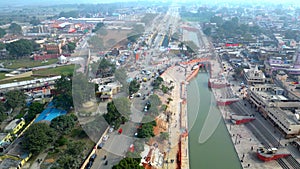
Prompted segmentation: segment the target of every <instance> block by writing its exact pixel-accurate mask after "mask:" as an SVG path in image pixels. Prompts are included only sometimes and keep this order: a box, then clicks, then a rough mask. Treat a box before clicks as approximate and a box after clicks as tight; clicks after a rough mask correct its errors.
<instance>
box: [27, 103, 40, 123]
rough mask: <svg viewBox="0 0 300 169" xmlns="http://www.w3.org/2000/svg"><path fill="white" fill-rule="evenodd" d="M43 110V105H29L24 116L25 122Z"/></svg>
mask: <svg viewBox="0 0 300 169" xmlns="http://www.w3.org/2000/svg"><path fill="white" fill-rule="evenodd" d="M43 110H44V105H43V104H41V103H38V102H33V103H31V104H30V106H29V109H28V112H27V115H26V116H25V120H26V122H30V121H31V120H33V119H34V118H35V117H36V115H37V114H39V113H41V112H42V111H43Z"/></svg>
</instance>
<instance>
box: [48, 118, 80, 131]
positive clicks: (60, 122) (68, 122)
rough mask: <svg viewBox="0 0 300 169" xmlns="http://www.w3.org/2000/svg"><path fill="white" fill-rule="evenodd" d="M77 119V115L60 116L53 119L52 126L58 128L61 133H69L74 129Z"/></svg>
mask: <svg viewBox="0 0 300 169" xmlns="http://www.w3.org/2000/svg"><path fill="white" fill-rule="evenodd" d="M76 120H77V117H76V116H75V115H70V116H67V115H64V116H58V117H56V118H54V119H53V120H52V121H51V123H50V127H52V128H54V129H56V130H57V131H58V132H59V133H61V134H69V133H70V132H71V131H72V130H73V128H74V126H75V124H76Z"/></svg>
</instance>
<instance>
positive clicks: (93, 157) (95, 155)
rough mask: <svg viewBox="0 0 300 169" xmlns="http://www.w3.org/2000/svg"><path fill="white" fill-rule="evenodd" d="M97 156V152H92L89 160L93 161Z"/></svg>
mask: <svg viewBox="0 0 300 169" xmlns="http://www.w3.org/2000/svg"><path fill="white" fill-rule="evenodd" d="M96 157H97V154H93V155H92V156H91V158H90V161H92V162H94V161H95V159H96Z"/></svg>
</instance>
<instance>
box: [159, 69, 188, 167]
mask: <svg viewBox="0 0 300 169" xmlns="http://www.w3.org/2000/svg"><path fill="white" fill-rule="evenodd" d="M185 73H186V72H185V69H184V68H182V67H180V66H174V67H171V68H169V69H168V70H167V71H166V72H165V73H164V74H163V76H162V77H163V79H164V81H166V82H169V81H173V83H174V89H173V91H172V94H171V95H172V99H173V101H171V102H170V105H169V106H168V107H169V108H168V109H169V111H170V112H171V114H172V116H171V120H170V125H169V146H168V150H167V152H168V153H167V155H166V159H165V161H166V160H167V161H168V162H167V163H165V164H164V167H163V168H166V169H173V168H177V157H178V156H177V154H178V152H181V168H182V169H188V168H189V158H188V137H184V138H183V137H181V135H182V133H181V131H182V129H183V128H184V127H187V114H186V104H185V99H184V98H186V96H185V94H183V93H182V92H183V91H185V88H184V89H183V88H182V82H184V81H185V79H186V75H185ZM183 97H184V98H183ZM172 161H173V162H172Z"/></svg>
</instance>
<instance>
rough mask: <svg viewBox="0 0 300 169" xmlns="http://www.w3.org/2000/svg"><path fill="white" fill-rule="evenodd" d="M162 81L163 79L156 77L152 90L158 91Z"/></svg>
mask: <svg viewBox="0 0 300 169" xmlns="http://www.w3.org/2000/svg"><path fill="white" fill-rule="evenodd" d="M163 81H164V79H163V78H162V77H157V78H156V79H154V81H153V83H152V86H153V89H159V87H160V85H161V83H162V82H163Z"/></svg>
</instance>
